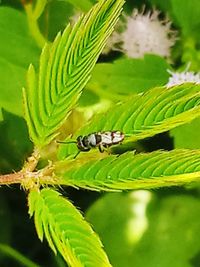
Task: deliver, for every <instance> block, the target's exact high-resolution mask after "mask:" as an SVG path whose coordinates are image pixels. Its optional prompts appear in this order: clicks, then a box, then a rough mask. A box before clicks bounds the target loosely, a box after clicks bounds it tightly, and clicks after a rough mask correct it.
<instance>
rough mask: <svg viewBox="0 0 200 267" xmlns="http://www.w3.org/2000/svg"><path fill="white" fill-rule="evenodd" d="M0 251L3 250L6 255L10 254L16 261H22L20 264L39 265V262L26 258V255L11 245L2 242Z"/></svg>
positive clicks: (31, 266) (36, 266) (28, 266)
mask: <svg viewBox="0 0 200 267" xmlns="http://www.w3.org/2000/svg"><path fill="white" fill-rule="evenodd" d="M0 251H1V254H4V255H6V256H9V257H10V258H13V259H15V261H17V262H19V263H20V266H26V267H39V265H38V264H36V263H34V262H32V261H31V260H29V259H28V258H26V257H25V256H24V255H22V254H21V253H19V252H18V251H17V250H15V249H13V248H11V247H10V246H8V245H6V244H1V243H0Z"/></svg>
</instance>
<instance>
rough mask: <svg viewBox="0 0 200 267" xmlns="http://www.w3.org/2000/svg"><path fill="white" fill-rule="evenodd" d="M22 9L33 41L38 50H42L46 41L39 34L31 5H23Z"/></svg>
mask: <svg viewBox="0 0 200 267" xmlns="http://www.w3.org/2000/svg"><path fill="white" fill-rule="evenodd" d="M24 9H25V11H26V15H27V19H28V26H29V29H30V32H31V34H32V36H33V38H34V39H35V41H36V43H37V45H38V46H39V47H40V48H43V46H44V44H45V43H46V42H47V40H46V39H45V38H44V36H43V35H42V33H41V32H40V29H39V26H38V22H37V18H36V16H35V15H34V11H33V7H32V4H31V3H26V4H24Z"/></svg>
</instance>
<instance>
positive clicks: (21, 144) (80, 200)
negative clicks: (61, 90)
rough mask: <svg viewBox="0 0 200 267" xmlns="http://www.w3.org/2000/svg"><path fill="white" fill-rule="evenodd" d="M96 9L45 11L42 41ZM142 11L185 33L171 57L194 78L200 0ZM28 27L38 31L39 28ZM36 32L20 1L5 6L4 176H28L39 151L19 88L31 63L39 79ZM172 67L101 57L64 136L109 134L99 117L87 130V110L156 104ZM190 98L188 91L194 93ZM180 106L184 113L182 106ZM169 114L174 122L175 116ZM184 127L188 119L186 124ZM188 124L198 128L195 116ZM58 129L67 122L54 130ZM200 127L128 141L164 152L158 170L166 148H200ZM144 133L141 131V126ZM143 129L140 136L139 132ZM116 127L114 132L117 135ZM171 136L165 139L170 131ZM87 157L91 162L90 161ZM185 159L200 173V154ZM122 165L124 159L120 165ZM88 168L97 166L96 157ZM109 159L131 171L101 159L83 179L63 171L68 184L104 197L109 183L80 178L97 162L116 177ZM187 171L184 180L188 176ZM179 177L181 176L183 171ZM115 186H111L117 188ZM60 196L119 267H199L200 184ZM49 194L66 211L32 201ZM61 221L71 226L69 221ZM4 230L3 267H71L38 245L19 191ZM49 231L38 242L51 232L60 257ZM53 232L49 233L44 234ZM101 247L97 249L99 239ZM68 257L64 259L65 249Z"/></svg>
mask: <svg viewBox="0 0 200 267" xmlns="http://www.w3.org/2000/svg"><path fill="white" fill-rule="evenodd" d="M94 3H95V1H94V0H93V1H92V0H84V1H67V0H63V1H58V0H52V1H47V5H46V7H45V9H44V11H43V13H42V14H41V16H40V18H39V20H38V24H39V28H40V30H41V34H42V36H43V37H44V38H45V39H46V40H48V41H49V42H50V41H53V40H54V38H55V36H56V35H57V32H58V31H62V30H64V28H65V26H66V24H67V23H68V22H69V18H70V16H72V15H73V14H74V13H75V12H76V11H79V12H86V11H88V10H89V9H90V8H91V7H92V6H93V4H94ZM144 4H145V5H146V7H147V8H149V7H150V8H151V7H155V6H156V7H157V8H159V9H160V10H161V11H162V12H163V14H164V13H167V14H168V15H169V17H170V19H171V20H172V21H173V27H174V28H175V29H176V30H177V31H178V33H179V40H178V42H177V44H176V46H175V47H174V48H173V50H172V60H173V62H174V67H175V68H176V69H183V68H184V66H185V64H187V63H188V62H190V63H191V70H194V71H199V69H200V51H199V49H198V48H199V45H200V43H199V40H200V39H199V37H200V31H199V26H200V3H199V1H198V0H195V1H186V0H185V1H181V0H170V1H158V0H149V1H142V0H141V1H140V0H137V1H131V0H129V1H126V4H125V7H124V9H125V11H126V12H127V13H131V11H132V9H133V8H134V7H138V8H142V6H143V5H144ZM29 23H32V24H31V25H33V22H32V21H31V22H29ZM31 31H32V30H31V28H30V27H29V26H28V21H27V13H25V11H24V8H23V6H22V4H21V2H20V1H12V0H4V1H2V2H1V6H0V36H1V41H0V108H1V110H0V112H1V113H0V172H1V174H4V173H10V172H12V171H13V170H14V171H17V170H20V169H21V168H22V166H23V163H24V160H25V159H26V158H27V156H28V155H30V153H31V152H32V149H33V145H32V143H31V141H30V140H29V135H28V130H27V126H26V123H25V120H24V119H23V108H22V107H23V105H22V90H21V89H22V87H25V86H26V72H27V69H28V66H29V64H30V63H32V64H33V65H34V67H35V69H36V71H37V70H38V67H39V56H40V53H41V43H42V42H43V39H42V38H41V36H39V37H38V39H37V36H36V37H35V36H34V35H33V34H32V32H31ZM59 38H60V37H59ZM38 40H39V41H38ZM47 57H48V56H47ZM170 68H171V67H170V64H169V63H168V62H167V60H166V59H163V58H161V57H159V56H156V55H146V56H145V57H144V58H143V59H127V58H125V57H124V56H123V55H121V54H120V53H118V52H113V53H111V54H109V55H108V56H101V57H100V59H99V62H98V64H97V65H96V66H95V68H94V70H93V72H92V77H91V79H90V81H89V83H88V84H87V85H86V90H85V91H84V93H83V95H82V96H81V98H80V99H79V102H78V109H77V110H76V111H74V112H73V113H72V114H71V115H70V117H69V118H68V124H67V125H66V126H65V125H64V126H63V129H62V135H61V137H62V136H63V137H66V136H67V135H68V134H70V133H74V132H76V130H77V129H79V128H80V127H82V128H80V129H79V131H78V132H77V133H76V134H77V135H78V133H81V134H87V133H89V132H91V131H96V130H105V129H106V128H105V129H104V127H105V120H104V118H102V115H101V114H100V115H99V114H98V115H96V117H95V118H94V120H93V121H92V123H91V124H90V125H89V126H88V125H85V124H86V118H85V117H83V116H82V114H83V112H85V114H87V113H88V114H89V112H92V114H94V115H95V114H96V113H97V110H98V112H101V111H105V110H106V109H108V108H109V106H110V105H111V103H113V101H114V103H115V102H118V101H122V100H123V101H127V103H126V104H125V105H127V107H128V106H130V105H131V103H134V101H135V98H137V97H136V96H134V97H133V98H130V95H134V94H135V93H140V92H147V93H146V95H144V97H143V98H142V99H143V100H141V101H143V102H144V103H145V101H148V99H150V97H151V96H152V95H153V94H155V95H156V94H157V95H156V96H158V95H162V89H156V90H155V91H153V92H151V93H150V96H149V95H148V90H149V89H150V88H152V87H156V86H157V87H160V86H163V85H165V84H166V82H167V80H168V78H169V73H168V72H167V69H170ZM108 77H109V78H108ZM183 88H184V86H183ZM188 88H189V89H190V87H187V88H186V89H185V91H184V92H185V94H183V96H182V97H183V99H185V101H186V102H187V101H188V100H189V99H190V98H191V99H193V98H194V97H196V98H195V99H196V100H195V101H194V102H192V104H191V106H190V107H189V108H193V107H195V108H198V107H199V96H198V95H196V92H197V91H198V90H199V86H197V87H196V89H195V87H191V88H192V89H191V90H189V89H188ZM178 90H180V88H178V87H177V91H178ZM187 90H188V91H189V93H188V92H186V91H187ZM191 91H192V92H191ZM173 92H174V91H173ZM193 93H194V94H193ZM151 94H152V95H151ZM148 97H149V98H148ZM167 97H169V101H170V99H171V98H170V97H172V96H171V95H170V94H169V96H167ZM131 101H132V102H131ZM166 101H167V100H166ZM186 102H185V103H186ZM173 104H174V105H176V103H173ZM177 105H178V104H177ZM152 106H153V103H152ZM118 108H119V110H118V109H117V108H116V114H113V115H112V114H111V111H108V115H109V114H110V115H111V117H110V118H111V119H112V116H113V117H114V116H115V117H117V116H118V114H120V107H118ZM137 108H138V107H137ZM170 108H171V107H170ZM111 109H112V108H111ZM108 110H109V109H108ZM117 112H119V113H117ZM195 112H196V109H195ZM195 112H193V111H191V113H192V114H193V118H196V117H197V116H199V115H198V114H197V113H195ZM147 113H148V110H147ZM168 114H169V113H168ZM171 115H173V116H174V113H173V114H171ZM189 115H191V114H189ZM189 115H188V118H189ZM111 119H110V120H111ZM125 119H126V118H124V121H123V119H122V120H121V121H120V118H119V122H118V125H124V122H125ZM151 119H152V118H151ZM184 119H185V115H184ZM99 121H100V123H99ZM133 121H135V118H133ZM186 121H187V120H186V119H185V122H186ZM188 121H190V118H189V119H188ZM151 122H152V124H151ZM155 122H156V121H155V120H154V118H153V119H152V120H151V121H150V122H149V123H150V125H149V124H148V125H147V126H148V127H149V126H151V127H152V128H153V129H154V134H157V133H160V132H162V131H161V130H160V129H161V128H162V127H163V125H161V126H160V127H161V128H159V126H158V125H157V124H156V126H155V127H154V124H153V123H155ZM107 123H108V124H107V125H110V124H109V122H107ZM120 123H121V124H120ZM167 123H168V121H167ZM170 123H171V124H169V127H168V128H167V130H170V129H171V128H172V127H171V125H173V127H174V124H176V126H178V125H179V123H180V120H179V119H177V120H176V118H175V120H174V121H172V122H171V121H170ZM58 124H59V122H58V123H57V124H56V125H58ZM199 125H200V120H199V119H198V118H196V119H195V120H194V121H192V122H190V123H188V124H185V125H182V126H179V127H177V128H175V129H172V130H170V132H167V133H163V134H159V135H156V136H155V137H152V138H150V137H151V136H152V134H148V130H147V131H146V132H145V131H144V132H142V133H141V134H140V133H137V134H138V135H137V134H136V136H137V138H136V139H135V140H133V139H131V138H130V142H131V141H137V140H139V141H138V143H137V144H133V143H131V144H130V146H128V148H129V149H130V148H132V149H135V148H136V149H137V150H138V151H141V152H148V151H154V150H158V149H159V151H158V152H152V154H151V156H152V155H153V156H152V159H151V160H152V161H154V164H159V161H158V162H157V158H156V157H158V158H160V160H161V162H162V155H163V153H162V152H161V151H160V150H161V149H167V150H171V149H173V148H180V149H185V148H188V149H199V148H200V147H199V144H200V137H199V128H200V126H199ZM100 126H101V127H100ZM113 127H114V126H113ZM137 127H139V126H138V125H137ZM137 127H136V128H135V130H138V128H137ZM148 127H147V128H148ZM156 127H158V128H156ZM114 128H115V127H114ZM114 128H113V129H114ZM109 129H110V130H112V127H110V128H109ZM130 129H132V127H130V125H129V124H128V126H127V128H124V129H123V130H124V131H125V132H126V133H127V134H129V133H130V132H129V130H130ZM139 129H140V128H139ZM157 129H159V130H157ZM164 129H165V131H166V126H165V128H164ZM143 130H144V129H142V131H143ZM144 137H149V139H147V140H146V139H145V140H144V141H141V140H140V139H142V138H144ZM50 139H51V138H50ZM33 140H34V138H33ZM35 140H36V142H35V143H36V144H38V146H40V142H39V141H40V138H38V139H37V137H36V138H35ZM38 140H39V141H38ZM41 140H42V138H41ZM37 141H38V143H37ZM121 149H122V150H123V149H125V150H126V145H124V146H122V148H121ZM76 152H77V151H76V148H75V146H74V145H71V146H70V145H69V146H65V145H63V146H61V147H60V150H59V152H58V155H55V153H51V150H49V151H48V152H47V151H44V153H47V156H46V157H47V158H50V159H54V158H55V157H58V158H59V159H64V158H66V157H67V156H68V155H69V154H71V153H76ZM117 152H118V151H117ZM94 153H95V152H94ZM181 153H182V154H181ZM142 155H143V154H141V155H138V158H139V157H141V161H144V162H146V164H147V163H148V160H150V159H149V158H145V157H146V156H144V157H143V156H142ZM183 155H184V156H183ZM82 156H83V157H85V158H86V160H87V154H84V155H82ZM165 156H166V155H164V156H163V158H165ZM178 156H179V157H178V158H176V157H177V155H175V156H174V160H175V162H176V161H177V162H179V163H180V162H181V163H180V164H182V163H185V162H186V161H187V162H188V166H189V165H190V164H191V165H192V164H193V165H192V166H194V169H193V170H195V171H199V170H198V168H197V169H195V168H196V165H195V163H196V162H197V161H198V162H199V155H198V154H196V155H195V156H193V152H192V151H191V154H190V153H188V154H187V153H186V152H184V150H182V152H180V154H179V155H178ZM192 156H193V157H192ZM123 157H124V161H123V160H122V159H123ZM89 160H93V159H92V156H91V158H89ZM109 160H110V161H118V162H119V163H120V162H122V163H120V164H121V165H120V167H119V168H122V167H123V168H125V167H126V164H127V162H128V161H129V153H127V154H124V155H123V156H121V157H119V158H117V159H116V158H115V156H113V158H110V159H106V158H105V159H103V160H102V161H99V160H97V161H96V162H95V160H93V161H91V162H90V163H87V164H86V165H84V166H83V167H82V168H80V169H78V171H73V169H72V170H69V171H65V166H64V168H63V170H64V171H63V172H64V175H63V180H62V181H61V184H63V185H71V184H73V185H74V186H81V187H82V188H90V187H91V185H92V186H93V187H92V188H93V189H94V188H96V189H99V188H100V189H102V187H103V189H104V190H105V187H104V181H103V180H101V179H99V180H98V181H95V179H94V181H92V180H90V182H89V185H88V184H87V182H88V181H87V179H85V177H84V176H82V173H83V171H84V170H85V169H88V173H90V174H91V173H92V174H93V173H94V172H93V169H92V168H90V167H91V164H94V166H95V167H98V166H100V168H102V172H104V173H105V172H108V171H111V170H110V169H108V168H110V165H109V164H108V165H106V162H107V161H109ZM123 162H124V163H123ZM42 164H44V162H41V165H42ZM123 164H124V165H123ZM165 164H166V165H165ZM165 164H163V165H162V164H161V166H162V168H161V169H162V170H163V173H162V171H161V172H160V173H159V175H161V174H163V175H164V174H166V172H164V171H165V169H166V168H167V164H168V162H166V163H165ZM151 166H152V165H151ZM184 166H185V168H186V167H187V166H186V165H184ZM133 167H134V165H133ZM74 168H75V169H76V166H74ZM103 168H104V169H103ZM57 169H58V174H60V172H59V169H60V165H59V164H58V166H57ZM123 170H124V169H123ZM123 170H122V172H120V175H121V173H123ZM174 170H175V171H176V166H174V169H173V171H174ZM117 171H119V170H118V169H117V168H116V169H115V172H116V173H117ZM120 171H121V169H120ZM125 171H126V169H125ZM125 171H124V173H125ZM131 171H132V169H131ZM145 171H146V173H148V177H149V175H150V174H152V173H151V168H149V169H148V168H146V165H145V166H144V170H142V171H141V173H140V174H141V177H142V178H143V177H144V176H145ZM182 171H183V172H184V170H183V169H182ZM177 173H178V174H182V173H181V171H180V170H179V169H178V170H177ZM95 175H96V176H94V178H96V177H99V178H101V177H102V176H101V172H98V173H96V174H95ZM120 175H119V176H117V179H118V178H120V179H119V181H118V180H117V179H116V181H115V182H116V184H115V186H114V187H115V188H116V189H117V188H118V187H119V184H120V188H121V187H122V184H123V181H122V178H123V177H121V176H120ZM127 176H128V178H129V179H130V180H131V179H133V180H134V178H136V177H134V176H132V175H131V172H130V171H129V172H128V173H127V172H126V177H127ZM65 177H66V179H65ZM80 177H81V179H80ZM152 177H153V178H155V174H154V175H153V174H152ZM69 178H70V179H69ZM75 181H76V183H75ZM131 183H132V181H130V188H133V186H132V184H131ZM175 184H176V181H175ZM177 185H179V183H177ZM107 186H108V185H107ZM111 187H112V188H113V181H112V186H111ZM149 187H153V186H151V182H150V185H149V184H147V188H149ZM160 187H161V185H160ZM136 188H137V186H136ZM107 189H108V190H110V189H111V188H109V186H108V188H107ZM124 189H129V187H128V186H127V187H124ZM62 193H63V195H64V196H66V197H68V198H69V199H71V200H72V201H73V203H74V205H75V206H77V207H79V208H80V209H81V212H82V213H84V214H85V215H86V218H87V221H89V222H90V223H91V224H92V225H93V228H94V230H95V231H96V232H97V233H98V234H99V236H100V238H101V241H102V243H103V245H104V246H105V251H106V253H107V254H108V257H109V259H110V261H111V263H112V265H113V266H116V267H126V266H127V267H128V266H134V267H135V266H136V267H143V266H152V267H156V266H162V267H165V266H169V265H170V266H172V267H179V266H181V267H189V266H190V267H199V262H200V242H199V238H198V235H199V234H198V233H199V231H200V223H199V215H200V210H199V198H200V190H199V186H198V184H196V185H195V186H193V185H191V186H188V187H173V188H162V189H156V190H155V189H154V190H151V191H134V192H123V193H106V194H101V193H99V192H90V191H86V190H76V189H72V188H70V187H67V188H64V190H62ZM49 195H50V197H52V198H53V199H54V198H55V199H59V201H60V203H61V204H60V205H62V201H64V200H63V199H62V198H59V196H58V195H56V194H55V195H54V193H52V192H51V191H50V192H48V190H46V191H43V195H42V196H33V199H34V200H33V202H34V201H35V202H34V203H36V202H37V198H40V197H43V198H44V200H45V201H46V199H48V197H49ZM46 203H47V204H46V206H47V207H48V205H49V206H50V204H51V202H48V201H47V202H46ZM49 203H50V204H49ZM68 205H69V211H68V212H67V214H70V216H72V217H73V216H76V215H73V212H75V213H76V210H73V208H72V209H70V207H71V204H70V202H69V203H68ZM46 206H45V208H46ZM138 207H140V210H142V211H143V212H141V213H139V212H138ZM49 210H50V209H49ZM33 212H34V208H33V210H32V213H33ZM70 212H71V213H70ZM71 214H72V215H71ZM40 215H41V214H39V215H38V214H37V216H36V220H38V221H39V220H40V219H41V218H40ZM46 216H47V215H46ZM57 216H59V214H57ZM49 217H50V215H49ZM49 217H48V218H49ZM42 219H43V222H46V217H45V215H44V217H42ZM81 220H82V217H80V221H81ZM63 223H65V221H64V220H63ZM0 226H1V227H0V266H13V267H15V266H16V267H17V266H30V267H31V266H41V267H42V266H48V267H51V266H52V267H57V266H58V267H62V266H66V263H65V262H64V261H63V259H62V257H61V256H60V254H59V253H58V255H57V256H55V255H54V253H53V252H51V251H50V250H49V247H48V245H47V243H45V241H44V244H40V242H38V238H37V236H36V234H35V232H34V225H33V222H32V221H30V220H29V218H28V215H27V205H26V196H25V195H24V192H23V191H22V190H20V189H19V188H18V187H17V186H12V188H11V189H10V188H4V187H1V188H0ZM43 226H44V228H43V229H40V230H41V231H40V232H39V233H38V235H39V237H40V239H42V238H43V232H44V233H45V234H46V236H47V237H48V234H49V232H50V235H49V240H48V241H49V243H50V244H52V246H51V247H52V248H53V249H54V243H56V242H57V241H55V239H51V237H50V236H51V235H54V233H53V234H52V232H51V230H49V232H48V229H47V228H48V223H47V224H45V223H44V224H43ZM45 227H47V228H46V229H45ZM88 231H89V230H88ZM27 237H28V238H27ZM47 239H48V238H47ZM96 242H97V243H98V241H96ZM60 252H61V253H65V252H63V251H60ZM75 264H76V263H75Z"/></svg>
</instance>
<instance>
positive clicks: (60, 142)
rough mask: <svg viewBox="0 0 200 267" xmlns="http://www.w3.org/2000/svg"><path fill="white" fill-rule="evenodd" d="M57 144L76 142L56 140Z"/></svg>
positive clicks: (73, 142)
mask: <svg viewBox="0 0 200 267" xmlns="http://www.w3.org/2000/svg"><path fill="white" fill-rule="evenodd" d="M56 142H57V143H58V144H76V143H77V142H76V141H56Z"/></svg>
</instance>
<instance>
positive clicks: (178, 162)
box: [56, 150, 200, 191]
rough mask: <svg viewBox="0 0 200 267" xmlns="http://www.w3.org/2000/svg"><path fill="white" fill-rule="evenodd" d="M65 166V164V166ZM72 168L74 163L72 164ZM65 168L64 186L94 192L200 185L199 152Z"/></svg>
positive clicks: (112, 159)
mask: <svg viewBox="0 0 200 267" xmlns="http://www.w3.org/2000/svg"><path fill="white" fill-rule="evenodd" d="M62 164H63V163H62ZM70 164H71V165H72V163H70ZM70 164H69V163H68V165H67V166H66V169H64V165H62V169H61V168H60V166H59V163H58V168H57V170H56V176H57V177H59V182H60V183H61V184H65V185H70V186H75V187H81V188H87V189H92V190H105V191H111V190H125V189H138V188H140V189H145V188H154V187H164V186H173V185H183V184H185V183H190V182H194V181H195V182H200V150H173V151H169V152H164V151H156V152H152V153H146V154H137V155H134V153H133V152H128V153H125V154H122V155H121V156H114V155H113V156H108V157H106V158H104V159H101V160H92V161H89V162H88V163H85V164H83V165H82V166H76V165H75V162H74V166H73V167H71V168H70Z"/></svg>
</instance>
